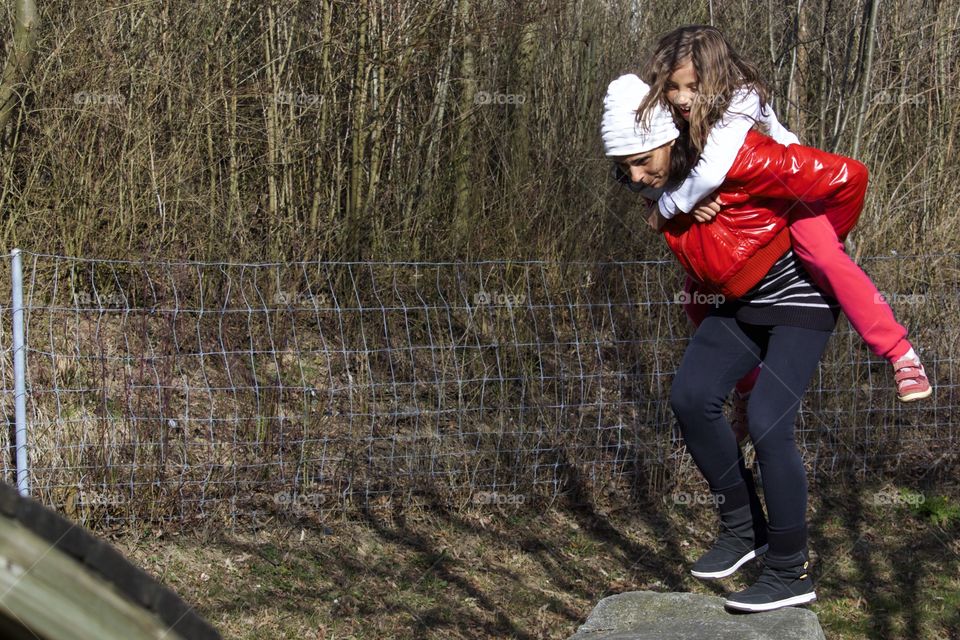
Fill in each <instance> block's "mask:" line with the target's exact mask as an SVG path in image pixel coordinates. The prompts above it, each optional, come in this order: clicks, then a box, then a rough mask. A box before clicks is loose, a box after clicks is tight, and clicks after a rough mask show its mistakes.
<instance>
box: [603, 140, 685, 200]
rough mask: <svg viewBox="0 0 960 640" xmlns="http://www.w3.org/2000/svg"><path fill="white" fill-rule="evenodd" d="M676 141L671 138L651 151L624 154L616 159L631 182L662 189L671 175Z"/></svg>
mask: <svg viewBox="0 0 960 640" xmlns="http://www.w3.org/2000/svg"><path fill="white" fill-rule="evenodd" d="M674 142H675V141H674V140H671V141H670V142H668V143H666V144H663V145H660V146H659V147H657V148H656V149H652V150H651V151H644V152H643V153H637V154H634V155H632V156H622V157H620V158H617V159H616V163H617V164H618V165H619V166H620V169H621V170H622V171H623V172H624V173H625V174H627V175H628V176H630V181H631V182H633V183H635V184H642V185H643V186H645V187H653V188H654V189H660V188H662V187H663V186H664V185H665V184H667V179H668V178H669V177H670V148H671V147H672V146H673V143H674Z"/></svg>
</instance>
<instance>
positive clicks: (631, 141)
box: [600, 73, 680, 156]
mask: <svg viewBox="0 0 960 640" xmlns="http://www.w3.org/2000/svg"><path fill="white" fill-rule="evenodd" d="M649 92H650V87H649V86H647V83H646V82H644V81H643V80H641V79H640V78H639V77H637V76H636V75H635V74H632V73H628V74H626V75H623V76H620V77H619V78H617V79H616V80H614V81H613V82H611V83H610V86H609V87H607V95H606V96H604V98H603V120H602V121H601V123H600V136H601V137H602V138H603V150H604V153H606V155H607V156H632V155H635V154H638V153H643V152H644V151H650V150H651V149H656V148H657V147H659V146H661V145H664V144H666V143H668V142H670V141H671V140H676V139H677V137H678V136H679V135H680V132H679V131H678V130H677V126H676V125H675V124H674V123H673V117H672V116H671V115H670V113H669V112H667V110H666V109H664V108H663V105H661V104H660V102H659V101H657V102H656V103H655V104H654V106H653V109H652V110H651V112H650V115H649V118H648V120H647V122H646V124H647V127H644V125H643V123H637V121H636V119H637V107H639V106H640V103H641V102H643V99H644V98H646V97H647V94H648V93H649Z"/></svg>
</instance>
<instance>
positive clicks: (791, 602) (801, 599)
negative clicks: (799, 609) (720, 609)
mask: <svg viewBox="0 0 960 640" xmlns="http://www.w3.org/2000/svg"><path fill="white" fill-rule="evenodd" d="M816 599H817V594H816V593H815V592H813V591H811V592H810V593H804V594H801V595H799V596H792V597H790V598H784V599H783V600H777V601H775V602H764V603H759V604H753V603H750V602H737V601H736V600H726V601H725V602H724V603H723V605H724V606H725V607H729V608H730V609H736V610H738V611H750V612H754V613H755V612H758V611H771V610H773V609H780V608H781V607H795V606H797V605H798V604H808V603H810V602H813V601H814V600H816Z"/></svg>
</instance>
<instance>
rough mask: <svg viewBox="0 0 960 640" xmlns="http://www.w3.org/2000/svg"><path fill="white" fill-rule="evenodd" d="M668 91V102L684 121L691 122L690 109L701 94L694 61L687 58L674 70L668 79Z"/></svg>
mask: <svg viewBox="0 0 960 640" xmlns="http://www.w3.org/2000/svg"><path fill="white" fill-rule="evenodd" d="M666 90H667V102H669V103H670V104H672V105H673V106H674V108H676V110H677V112H678V113H679V114H680V116H681V117H682V118H683V119H684V120H689V119H690V108H691V107H693V103H694V102H695V101H696V99H697V95H698V94H699V92H700V89H699V86H698V85H697V72H696V71H695V70H694V68H693V61H692V60H690V59H689V58H687V59H686V60H685V61H684V62H683V63H682V64H680V65H679V66H678V67H676V68H675V69H674V70H673V72H672V73H671V74H670V77H669V78H668V79H667V84H666Z"/></svg>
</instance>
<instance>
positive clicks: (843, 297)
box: [790, 209, 911, 363]
mask: <svg viewBox="0 0 960 640" xmlns="http://www.w3.org/2000/svg"><path fill="white" fill-rule="evenodd" d="M816 214H817V211H816V210H815V209H814V210H812V211H808V212H806V213H801V214H798V215H796V216H794V217H793V218H791V220H790V238H791V240H792V241H793V249H794V251H795V252H796V254H797V257H798V258H800V260H801V262H803V265H804V267H806V269H807V272H808V273H809V274H810V277H811V278H813V281H814V282H816V283H817V285H819V286H820V288H821V289H823V290H824V291H826V292H827V293H829V294H830V295H832V296H833V297H834V298H836V299H837V302H839V303H840V307H841V308H842V309H843V312H844V313H845V314H846V316H847V319H848V320H850V324H851V325H852V326H853V328H854V329H855V330H856V332H857V333H859V334H860V335H861V336H862V337H863V340H864V342H866V343H867V346H869V347H870V350H871V351H873V352H874V353H875V354H877V355H878V356H880V357H882V358H886V359H887V360H889V361H890V362H891V363H892V362H895V361H896V360H897V359H898V358H900V357H901V356H903V355H904V354H906V353H907V352H908V351H910V348H911V347H910V342H909V341H908V340H907V330H906V329H905V328H904V327H903V325H901V324H900V323H898V322H897V320H896V318H894V316H893V310H892V309H891V308H890V305H888V304H887V303H886V301H885V300H884V299H883V296H882V295H881V294H880V292H879V291H878V290H877V287H876V285H875V284H873V281H872V280H870V277H869V276H867V274H866V273H864V271H863V269H861V268H860V267H859V266H858V265H857V263H856V262H854V261H853V259H852V258H851V257H850V256H849V255H847V252H846V251H845V250H844V248H843V243H842V242H840V240H839V238H837V233H836V231H835V230H834V228H833V225H832V224H830V221H829V220H828V219H827V217H826V216H825V215H816Z"/></svg>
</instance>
